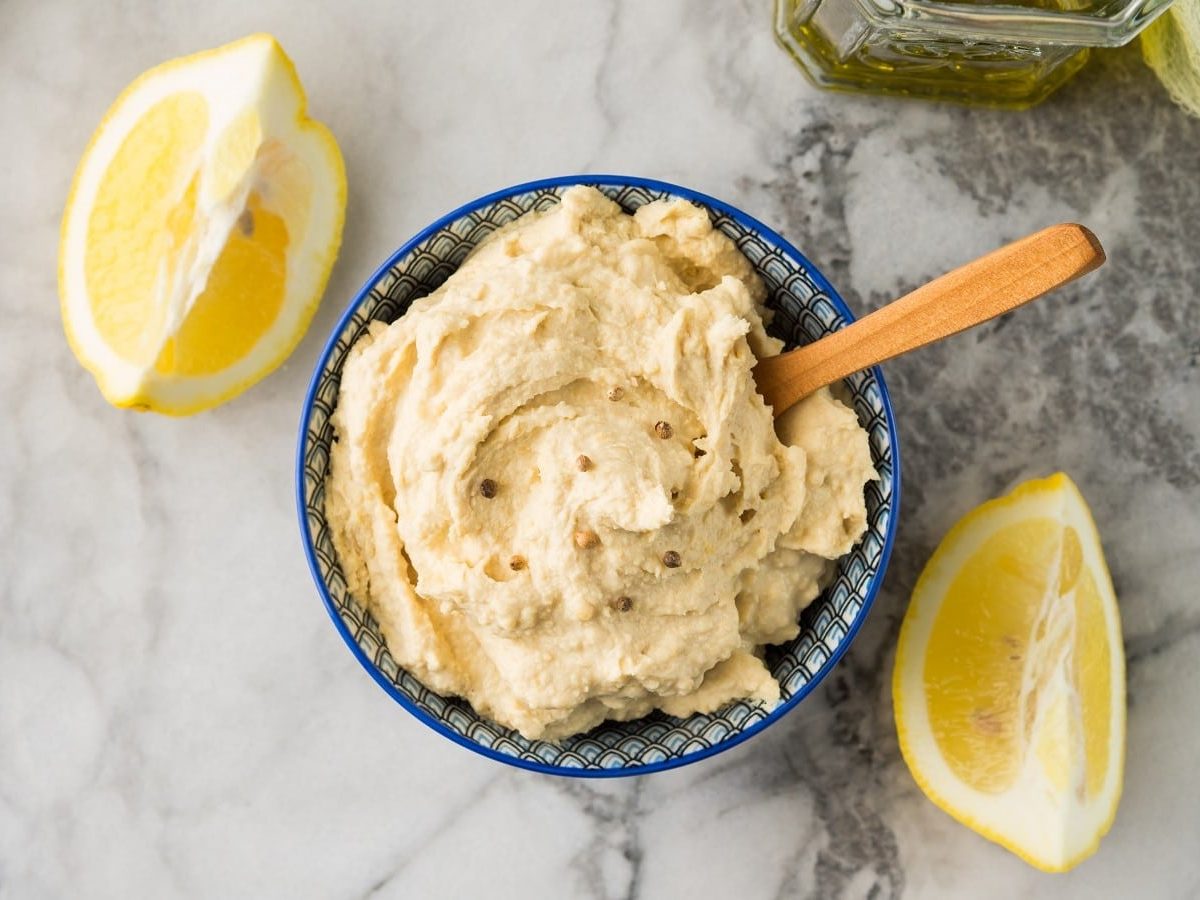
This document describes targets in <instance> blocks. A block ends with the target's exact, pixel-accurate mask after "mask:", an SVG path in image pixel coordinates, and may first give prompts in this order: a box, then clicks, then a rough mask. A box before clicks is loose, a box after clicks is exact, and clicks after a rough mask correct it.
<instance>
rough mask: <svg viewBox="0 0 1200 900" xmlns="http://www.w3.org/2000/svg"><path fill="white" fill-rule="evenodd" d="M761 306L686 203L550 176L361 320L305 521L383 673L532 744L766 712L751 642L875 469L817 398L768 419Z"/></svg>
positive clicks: (834, 536)
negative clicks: (739, 710) (413, 286)
mask: <svg viewBox="0 0 1200 900" xmlns="http://www.w3.org/2000/svg"><path fill="white" fill-rule="evenodd" d="M764 297H765V290H764V287H763V284H762V282H761V281H760V280H759V278H758V277H757V275H756V274H755V273H754V271H753V270H752V268H751V266H750V264H749V263H748V262H747V260H746V259H745V258H744V257H743V256H742V255H741V253H740V252H739V251H738V250H737V248H736V247H735V246H734V245H733V243H732V242H731V241H730V240H729V239H728V238H726V237H725V236H724V235H722V234H720V233H718V232H716V231H714V230H713V228H712V226H711V224H710V222H709V220H708V217H707V215H706V214H705V213H704V212H703V211H702V210H701V209H699V208H697V207H695V206H693V205H691V204H689V203H686V202H684V201H670V202H667V201H660V202H656V203H651V204H649V205H647V206H644V207H642V208H641V209H639V210H638V211H637V213H636V214H634V215H632V216H630V215H627V214H626V213H624V212H623V211H622V210H621V208H620V207H619V206H617V205H616V204H614V203H613V202H611V201H610V200H608V199H607V198H605V197H604V196H603V195H602V194H601V193H599V192H598V191H596V190H594V189H592V188H585V187H576V188H572V189H570V190H569V191H567V192H566V193H565V194H564V195H563V198H562V202H561V203H560V204H558V205H557V206H555V207H553V208H552V209H550V210H548V211H545V212H538V213H530V214H528V215H526V216H523V217H522V218H520V219H518V220H517V221H515V222H513V223H511V224H510V225H508V226H506V227H505V228H502V229H501V230H499V231H497V232H496V233H495V234H493V235H492V236H491V237H490V238H488V239H487V240H486V241H484V242H483V243H482V244H480V246H479V247H478V248H477V249H476V250H475V251H474V253H473V254H472V255H471V256H470V257H469V258H468V259H467V260H466V262H464V263H463V265H462V266H461V268H459V270H458V271H457V272H456V273H455V274H454V275H453V276H451V278H450V279H449V280H448V281H446V283H445V284H444V285H442V286H441V287H440V288H438V289H437V290H436V291H434V292H433V293H432V294H430V295H429V296H428V297H426V298H424V299H423V300H419V301H417V302H416V303H414V304H413V305H412V306H411V308H410V309H409V310H408V312H407V313H405V315H404V316H402V317H401V318H400V319H399V320H398V321H396V322H394V323H392V324H391V325H384V324H382V323H375V324H373V325H372V326H371V330H370V332H369V334H367V335H364V336H363V338H362V339H361V340H359V341H358V342H357V343H356V344H355V345H354V346H353V348H352V349H351V351H350V353H349V355H348V357H347V359H346V363H345V367H344V370H343V373H342V381H341V393H340V396H339V399H338V404H337V410H336V413H335V416H334V425H335V428H336V434H337V442H336V443H335V445H334V447H333V451H332V458H331V463H330V465H331V471H330V477H329V482H328V486H327V498H328V499H327V512H328V519H329V523H330V526H331V529H332V534H333V541H334V545H335V547H336V549H337V552H338V556H339V558H340V560H341V564H342V568H343V570H344V572H345V574H346V578H347V582H348V585H349V588H350V591H351V592H352V594H353V595H354V596H355V597H356V598H358V599H359V600H360V601H362V602H364V603H365V604H366V606H367V607H368V608H369V609H370V610H371V611H372V612H373V613H374V615H375V617H376V618H377V619H378V621H379V624H380V627H381V628H382V630H383V634H384V637H385V638H386V640H387V643H388V647H389V649H390V651H391V653H392V655H393V656H394V657H395V659H396V660H397V662H398V663H399V664H400V665H402V666H403V667H405V668H406V669H408V670H409V671H410V672H411V673H412V674H414V675H415V676H416V677H417V678H419V679H420V680H421V681H422V682H423V683H424V684H426V685H427V686H428V687H430V688H431V689H433V690H435V691H438V692H439V693H443V694H448V695H458V696H460V697H465V698H466V699H467V700H468V701H470V703H471V704H472V705H473V706H474V708H475V709H476V711H477V712H479V713H480V714H481V715H484V716H487V717H489V718H491V719H493V720H495V721H497V722H499V723H501V724H503V725H506V726H509V727H511V728H514V729H516V730H517V731H519V732H520V733H521V734H523V735H525V736H526V737H528V738H544V739H548V740H558V739H561V738H563V737H566V736H568V735H571V734H575V733H577V732H581V731H585V730H587V729H589V728H591V727H593V726H594V725H596V724H598V723H600V722H601V721H603V720H605V719H632V718H636V717H638V716H642V715H645V714H646V713H648V712H650V711H651V710H655V709H661V710H663V711H664V712H666V713H668V714H670V715H673V716H686V715H689V714H691V713H693V712H697V711H699V712H710V711H713V710H715V709H717V708H718V707H720V706H722V705H723V704H726V703H728V702H729V701H731V700H735V699H738V698H748V699H751V700H755V701H761V702H763V703H767V704H772V703H774V702H776V701H778V699H779V685H778V684H777V683H776V681H775V680H774V678H772V676H771V673H770V672H769V671H768V669H767V668H766V666H765V665H764V664H763V662H762V658H761V654H762V650H763V647H764V645H767V644H775V643H779V642H782V641H787V640H789V639H791V638H793V637H795V636H796V634H797V633H798V631H799V627H798V624H797V620H798V617H799V614H800V611H801V610H802V609H803V608H804V606H805V605H807V604H808V603H809V602H810V601H811V600H812V599H813V598H814V597H815V596H816V595H817V594H818V593H819V591H820V589H821V587H822V586H823V583H824V582H825V580H826V579H827V578H828V576H829V574H830V572H831V568H832V563H831V560H835V559H836V558H837V557H839V556H840V555H842V554H843V553H845V552H846V551H847V550H849V549H850V547H851V546H853V544H854V543H855V542H856V541H857V540H858V539H859V537H860V536H861V535H862V533H863V531H864V529H865V523H866V509H865V504H864V498H863V485H864V483H865V482H866V481H868V480H869V479H873V478H875V477H876V475H875V471H874V469H873V467H872V464H871V456H870V452H869V450H868V445H867V436H866V433H865V432H864V431H863V430H862V428H860V427H859V425H858V422H857V420H856V419H855V416H854V413H853V412H852V411H851V410H850V409H849V408H847V407H846V406H845V405H843V404H842V403H841V402H839V401H838V400H837V399H835V398H834V397H832V396H831V395H830V393H829V392H828V391H825V390H823V391H820V392H819V393H817V394H816V395H814V396H812V397H810V398H809V399H807V400H805V401H804V402H802V403H801V404H799V405H798V406H796V407H795V408H794V409H792V410H790V411H789V412H788V413H787V414H786V415H785V416H784V417H782V419H781V420H780V421H779V422H778V424H776V423H775V422H774V421H773V419H772V415H771V410H770V409H769V408H768V407H766V406H765V405H764V403H763V401H762V398H761V397H760V396H759V395H758V394H757V393H756V392H755V387H754V380H753V378H752V376H751V368H752V366H753V365H754V363H755V357H756V355H759V356H763V355H771V354H775V353H778V352H779V351H780V350H781V347H782V345H781V343H780V342H779V341H777V340H775V339H774V338H771V337H769V336H768V335H767V334H766V332H765V331H764V329H763V316H764V314H765V313H764V309H763V307H762V302H763V300H764Z"/></svg>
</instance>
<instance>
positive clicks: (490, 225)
mask: <svg viewBox="0 0 1200 900" xmlns="http://www.w3.org/2000/svg"><path fill="white" fill-rule="evenodd" d="M574 183H583V184H593V185H595V186H596V187H598V188H599V189H600V190H601V191H603V192H604V193H605V194H607V195H608V196H609V197H611V198H612V199H613V200H615V201H616V202H617V203H619V204H620V205H621V206H622V207H624V208H625V209H626V210H627V211H633V210H634V209H637V208H638V207H640V206H642V205H644V204H646V203H649V202H650V201H652V200H657V199H661V198H664V197H672V196H685V197H686V198H687V199H689V200H691V201H692V202H694V203H698V205H700V206H702V207H704V208H706V209H707V211H708V213H709V215H710V216H711V217H712V220H713V224H714V225H715V226H716V227H717V228H718V229H720V230H721V231H722V232H724V233H725V234H726V235H728V236H729V237H730V238H731V239H733V241H734V242H735V243H736V244H737V245H738V247H739V248H740V249H741V251H742V252H743V253H744V254H745V255H746V257H747V258H748V259H749V260H750V262H751V263H752V264H753V265H754V266H755V268H756V269H757V270H758V272H759V274H760V275H761V276H762V277H763V279H764V281H765V282H766V284H767V287H768V290H769V292H770V301H769V306H770V307H771V308H772V309H773V310H775V315H774V320H773V321H772V323H771V325H770V327H769V328H768V330H769V331H770V332H771V333H772V334H774V335H775V336H776V337H779V338H781V339H783V340H784V341H786V342H787V344H788V346H789V347H793V346H796V345H798V344H802V343H808V342H810V341H813V340H816V339H817V338H819V337H821V336H823V335H825V334H828V333H829V332H831V331H833V330H835V329H836V328H838V327H840V326H842V325H844V324H845V322H846V318H847V317H846V315H844V314H843V312H842V309H841V308H840V307H841V306H842V305H841V301H840V300H837V299H836V298H833V297H831V296H830V295H829V294H828V293H827V292H826V290H825V289H823V288H822V287H821V285H820V283H819V282H820V281H821V279H820V278H819V276H817V277H814V276H813V275H812V274H810V272H809V271H808V269H807V267H806V266H805V265H804V264H803V261H802V260H801V259H798V258H796V257H795V256H794V255H793V254H792V253H791V252H789V251H788V250H787V249H785V248H782V247H780V246H777V245H776V244H775V243H773V242H772V241H771V240H769V239H768V238H767V237H766V236H765V235H761V234H759V233H757V232H756V231H755V230H753V229H752V228H751V227H750V223H749V222H742V221H739V218H738V217H736V216H735V215H732V214H731V213H730V212H727V211H725V210H723V209H721V208H717V207H713V206H711V205H709V204H707V203H704V202H703V201H702V200H699V199H697V198H696V197H695V196H693V195H691V193H690V192H686V191H682V190H667V189H666V186H664V187H663V188H659V187H658V186H656V185H645V184H635V185H630V184H628V183H623V184H617V183H605V182H604V180H602V179H597V180H596V181H591V180H589V179H587V178H580V179H578V180H577V181H575V182H574ZM569 186H570V185H569V184H568V183H565V181H564V182H558V183H553V184H548V183H547V184H545V186H539V187H533V188H531V189H529V190H526V191H524V192H521V193H516V194H513V195H511V196H508V197H504V198H502V199H498V200H495V201H494V202H491V203H484V204H483V205H481V206H479V208H477V209H475V210H474V211H471V212H468V213H465V214H463V215H461V216H459V217H458V218H455V219H453V220H452V221H449V222H448V223H446V224H445V225H443V226H442V227H441V228H439V229H437V230H436V231H434V232H433V233H432V234H430V235H429V236H427V237H426V238H425V239H424V240H422V241H420V242H419V243H418V244H417V245H415V246H414V247H413V248H412V249H411V250H410V251H409V252H408V253H406V254H403V255H401V256H400V257H398V258H397V259H396V260H395V261H394V263H393V264H392V266H391V267H390V268H389V269H388V270H387V271H386V272H384V273H382V274H381V275H380V276H379V277H378V278H377V279H375V280H374V283H373V284H372V285H371V287H370V289H369V291H368V292H367V293H366V295H365V296H364V297H363V298H362V302H361V303H358V304H357V307H356V308H355V309H354V310H353V312H352V314H350V315H349V316H348V317H347V318H346V319H345V320H344V321H343V323H342V325H341V327H340V330H339V333H338V334H337V336H336V341H335V343H334V344H333V347H332V350H331V352H329V353H328V355H327V357H326V359H325V365H324V367H323V368H322V370H321V371H320V373H319V374H318V376H317V377H316V379H315V380H314V384H313V387H312V390H311V394H312V405H311V410H310V411H309V413H308V420H307V428H306V429H305V431H304V433H303V435H302V438H301V448H300V456H301V461H302V470H301V472H300V478H301V484H300V488H299V489H300V494H301V496H300V501H301V503H302V505H303V514H304V517H305V520H306V522H307V526H308V536H309V538H310V540H311V547H310V549H311V559H312V562H313V564H314V566H315V569H316V574H317V575H318V577H319V579H320V581H321V582H323V585H324V589H325V591H326V592H327V594H328V597H327V600H328V603H329V605H330V608H331V610H332V611H333V612H334V613H335V614H336V616H337V617H338V618H340V620H341V623H342V624H343V626H344V631H345V633H348V635H349V636H350V637H351V638H352V639H353V640H354V641H355V643H356V644H357V646H358V647H359V649H360V650H361V651H362V655H363V656H364V657H365V660H366V661H369V663H370V665H372V666H374V668H375V672H374V673H373V674H375V676H376V679H377V680H379V681H380V684H381V685H383V686H384V687H385V689H388V690H389V693H391V694H392V696H393V697H395V698H396V699H397V700H399V701H400V702H402V703H403V704H404V705H405V706H407V707H408V708H409V709H410V711H413V712H414V713H416V714H417V715H418V716H420V717H421V718H423V719H425V720H426V721H427V723H428V724H430V725H432V726H433V727H435V728H437V729H438V730H440V731H442V732H443V733H445V734H447V736H449V737H451V738H454V739H455V740H457V741H459V742H460V743H464V744H466V745H468V746H471V745H475V747H476V748H481V749H482V750H483V752H485V753H486V754H487V755H490V756H495V757H497V758H500V759H502V760H505V761H509V762H513V763H515V764H517V765H523V766H525V767H528V768H535V769H539V770H541V771H552V772H554V771H557V773H558V774H570V773H574V774H632V773H634V772H645V771H652V770H655V769H658V768H665V767H670V766H674V765H679V764H681V763H682V762H685V761H690V760H692V759H699V758H701V757H703V756H708V755H710V754H711V753H713V752H715V751H716V750H718V749H721V748H722V747H723V746H726V745H732V744H733V743H736V742H738V741H740V740H741V739H743V738H744V737H746V736H748V735H749V734H750V733H753V732H754V731H757V730H759V729H760V728H761V727H764V726H765V724H766V723H767V722H768V721H773V720H774V719H776V718H778V717H779V716H780V715H782V713H783V712H784V711H786V709H787V708H790V707H791V706H792V705H794V703H795V701H798V700H799V699H800V697H801V696H803V694H805V693H807V691H808V690H809V689H811V687H812V686H813V685H814V684H815V682H816V680H818V679H819V677H820V676H821V675H823V674H824V670H825V669H826V668H827V667H828V666H829V665H831V664H832V662H833V661H835V660H836V658H837V657H838V656H839V655H840V653H841V651H842V650H844V644H845V643H846V642H847V641H848V639H849V636H851V635H852V634H853V633H854V631H855V630H856V629H857V627H858V625H859V624H860V623H861V620H862V618H863V617H864V616H865V614H866V606H867V601H868V598H869V597H871V596H872V595H873V590H874V587H875V584H874V582H875V581H876V580H877V579H878V578H879V577H881V576H882V569H883V566H884V565H885V563H886V554H887V550H888V547H889V545H890V535H891V534H892V530H893V527H892V526H893V523H892V518H893V515H894V512H893V511H894V509H895V493H896V489H897V487H898V485H897V482H896V478H895V474H896V473H895V469H894V453H893V439H894V435H893V434H892V432H891V430H890V428H889V421H888V416H887V413H886V404H885V402H884V389H883V387H882V385H881V383H880V380H879V378H878V377H877V373H876V371H875V370H868V371H866V372H861V373H859V374H857V375H854V376H852V377H851V378H849V379H847V380H846V386H847V388H848V389H849V392H850V396H851V398H852V400H853V404H854V408H855V411H856V412H857V414H858V418H859V421H860V423H861V424H862V425H863V427H864V428H865V429H866V430H867V433H868V435H869V437H870V444H871V455H872V459H873V461H874V463H875V468H876V470H877V471H878V472H879V476H880V479H879V481H877V482H871V483H869V484H868V485H867V489H866V493H867V531H866V533H865V534H864V535H863V538H862V540H861V541H860V542H859V544H858V545H857V546H856V547H855V548H854V549H853V550H852V551H851V552H850V553H849V554H847V555H846V556H845V557H843V558H842V559H841V560H840V561H839V564H838V568H837V575H836V578H835V580H834V581H833V582H832V583H831V584H830V586H829V587H828V588H827V589H826V590H825V591H824V592H823V593H822V594H821V595H820V596H819V597H818V598H817V599H816V600H814V601H813V603H812V604H811V605H810V606H809V607H808V608H807V609H806V610H805V611H804V614H803V616H802V618H801V622H802V625H803V627H802V628H801V631H800V634H799V636H798V637H797V638H795V639H794V640H792V641H790V642H788V643H787V644H783V645H780V646H778V647H772V648H769V649H768V651H767V663H768V665H769V666H770V668H771V671H772V673H773V674H774V675H775V677H776V678H777V679H778V680H779V683H780V685H781V688H782V692H781V694H782V696H781V704H780V706H779V707H777V708H776V709H775V710H768V709H767V708H765V707H763V706H762V705H760V704H754V703H749V702H745V701H741V702H736V703H732V704H730V705H728V706H726V707H724V708H723V709H721V710H720V711H718V712H716V713H713V714H710V715H701V714H696V715H692V716H690V717H688V718H687V719H673V718H670V717H668V716H666V715H663V714H661V713H654V714H652V715H650V716H647V717H645V718H643V719H638V720H636V721H634V722H623V723H616V722H608V723H605V724H603V725H600V726H599V727H597V728H595V729H593V730H592V731H589V732H587V733H586V734H582V735H577V736H575V737H572V738H568V739H567V740H565V741H563V742H562V744H551V743H548V742H546V741H530V740H527V739H525V738H523V737H522V736H521V735H519V734H517V733H516V732H514V731H512V730H510V729H507V728H504V727H503V726H501V725H498V724H496V723H494V722H491V721H488V720H486V719H483V718H481V717H479V716H478V715H476V714H475V712H474V710H472V708H471V707H470V705H469V704H468V703H466V702H465V701H463V700H461V699H457V698H454V699H451V698H446V697H443V696H441V695H439V694H436V693H434V692H433V691H430V690H429V689H428V688H426V687H425V686H424V685H423V684H421V683H420V682H419V681H418V680H417V679H416V678H414V677H413V676H412V675H411V674H409V673H408V672H406V671H405V670H404V669H402V668H401V667H400V666H398V665H397V664H396V661H395V660H394V659H392V656H391V654H390V653H389V652H388V650H387V646H386V644H385V643H384V640H383V636H382V634H381V633H380V631H379V626H378V624H377V623H376V622H375V619H374V617H372V616H371V614H370V613H369V612H367V611H366V610H365V609H364V608H363V607H362V605H361V604H359V603H358V602H357V601H356V600H355V599H354V598H353V597H351V596H350V594H349V592H348V591H347V590H346V582H345V578H344V576H343V574H342V571H341V568H340V566H339V565H338V561H337V556H336V553H335V551H334V548H333V543H332V541H331V539H330V536H329V529H328V526H327V523H326V521H325V476H326V473H327V471H328V467H329V447H330V444H331V443H332V440H333V426H332V424H331V423H330V416H331V414H332V412H333V408H334V406H335V404H336V402H337V393H338V385H339V377H340V375H339V373H340V371H341V367H342V363H343V361H344V360H345V357H346V353H347V352H348V351H349V349H350V347H351V345H353V343H354V342H355V341H356V340H357V339H358V338H359V337H360V336H361V335H362V334H363V333H364V332H365V331H366V328H367V324H368V322H370V321H372V320H380V321H384V322H392V321H394V320H395V319H397V318H398V317H399V316H401V315H402V314H403V313H404V311H405V310H406V309H407V308H408V305H409V304H410V303H411V302H412V301H413V300H415V299H418V298H420V297H423V296H425V295H426V294H428V293H430V292H431V291H433V290H434V289H435V288H437V287H438V286H439V285H440V284H441V283H442V282H443V281H445V280H446V279H447V278H448V277H449V276H450V275H451V273H453V272H454V271H455V270H456V269H457V268H458V266H459V265H460V264H461V263H462V261H463V260H464V259H465V258H466V256H467V255H468V253H470V251H471V249H472V248H473V247H474V246H475V245H476V244H477V243H478V242H479V241H480V240H481V239H483V238H484V237H486V236H487V235H488V234H490V233H491V232H492V231H494V230H496V229H497V228H499V227H500V226H502V225H504V224H506V223H508V222H511V221H512V220H513V219H516V218H518V217H519V216H521V215H524V214H525V213H526V212H529V211H530V210H534V209H538V210H541V209H547V208H549V207H551V206H553V205H554V204H555V203H557V202H558V198H559V196H560V195H561V193H562V192H563V191H564V190H566V188H567V187H569Z"/></svg>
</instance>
